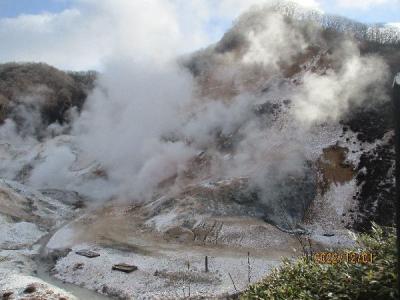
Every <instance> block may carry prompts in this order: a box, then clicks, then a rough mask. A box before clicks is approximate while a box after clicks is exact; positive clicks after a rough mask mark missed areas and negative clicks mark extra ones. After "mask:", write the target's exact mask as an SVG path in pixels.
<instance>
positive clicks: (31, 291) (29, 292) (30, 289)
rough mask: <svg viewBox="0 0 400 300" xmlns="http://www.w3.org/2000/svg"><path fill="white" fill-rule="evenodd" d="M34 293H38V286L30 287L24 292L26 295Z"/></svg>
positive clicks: (32, 285)
mask: <svg viewBox="0 0 400 300" xmlns="http://www.w3.org/2000/svg"><path fill="white" fill-rule="evenodd" d="M34 292H36V286H35V285H34V284H30V285H28V286H27V287H26V288H25V290H24V294H32V293H34Z"/></svg>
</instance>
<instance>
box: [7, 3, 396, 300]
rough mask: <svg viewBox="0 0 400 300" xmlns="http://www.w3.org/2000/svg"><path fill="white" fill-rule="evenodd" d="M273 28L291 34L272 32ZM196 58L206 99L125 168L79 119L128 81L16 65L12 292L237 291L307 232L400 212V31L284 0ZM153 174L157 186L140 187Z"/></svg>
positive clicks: (145, 294)
mask: <svg viewBox="0 0 400 300" xmlns="http://www.w3.org/2000/svg"><path fill="white" fill-rule="evenodd" d="M271 20H272V21H273V23H272V21H271ZM270 21H271V22H270ZM314 21H315V20H314ZM274 24H275V25H276V24H280V27H279V28H280V29H279V30H278V28H276V27H274V26H275V25H274ZM313 24H314V23H313ZM351 24H353V23H351ZM353 25H354V24H353ZM282 28H283V29H282ZM271 30H273V31H271ZM287 34H290V35H291V36H290V37H291V38H292V40H293V43H296V44H290V42H289V44H288V42H287V41H286V37H287ZM271 35H272V36H274V37H275V38H277V37H281V36H282V35H283V36H285V39H284V40H285V42H279V40H281V39H278V42H276V44H274V45H270V44H268V43H267V46H265V45H264V44H263V42H262V41H263V39H265V38H270V36H271ZM300 41H301V47H296V45H297V46H299V44H298V43H299V42H300ZM263 45H264V46H263ZM271 47H272V48H271ZM285 49H286V50H287V49H297V50H296V51H286V50H285ZM260 51H261V52H260ZM285 51H286V52H285ZM260 53H267V54H270V56H267V58H264V56H262V55H261V54H260ZM260 57H263V60H260ZM179 65H180V68H182V69H185V70H186V71H187V72H188V73H190V76H191V78H192V79H193V82H194V88H193V95H194V96H193V100H192V102H190V105H188V107H185V108H184V109H183V111H184V112H185V114H184V115H185V116H184V118H183V122H182V124H180V128H179V129H176V130H174V131H172V132H171V131H167V132H162V135H161V136H160V137H159V140H160V141H162V143H164V144H163V145H167V146H166V147H171V148H162V149H163V151H161V150H160V153H157V155H155V156H154V157H152V159H151V160H150V163H149V164H148V165H146V166H145V167H146V168H145V167H144V168H143V169H144V171H147V172H144V171H143V170H142V169H140V172H138V173H139V175H140V176H137V175H136V174H131V173H129V174H125V173H122V177H123V179H122V180H120V178H121V176H120V173H118V172H117V171H118V170H117V171H115V168H114V166H113V165H110V164H108V161H107V160H104V161H102V160H101V158H102V157H103V156H102V154H103V153H102V152H104V151H103V150H102V149H98V148H96V147H95V146H93V145H92V148H91V149H92V150H93V153H95V154H96V155H97V156H96V155H94V154H93V153H91V152H88V151H87V149H88V148H87V147H86V148H85V147H82V137H85V136H82V135H80V134H81V132H80V129H81V127H79V126H77V125H76V124H78V125H79V124H80V123H79V122H80V120H81V119H80V118H83V119H84V120H85V118H87V117H88V115H89V113H88V112H90V110H91V109H92V110H93V105H94V104H93V99H96V96H99V95H103V94H105V95H112V92H108V91H105V88H104V86H102V84H104V83H103V82H102V80H103V79H102V76H101V74H97V73H94V72H88V73H67V72H63V71H60V70H57V69H55V68H53V67H50V66H47V65H44V64H4V65H0V109H1V110H0V122H1V125H0V161H1V164H0V177H1V178H2V179H1V181H0V222H1V226H0V231H1V234H0V273H1V275H0V278H1V279H0V295H2V297H3V299H77V298H79V299H106V298H116V299H148V298H156V297H158V298H162V299H164V298H165V299H178V298H185V297H191V296H199V297H206V298H210V297H221V298H223V297H227V296H228V295H232V294H235V293H237V292H238V291H240V290H243V289H244V288H245V287H246V286H247V285H248V284H249V282H255V281H257V280H259V279H260V278H262V276H263V275H265V274H266V273H268V271H269V270H270V269H271V268H273V267H274V266H277V265H278V264H279V263H280V261H281V257H289V258H290V257H296V256H297V255H301V254H302V250H303V249H302V248H303V247H304V243H305V242H307V243H310V244H311V245H312V247H313V249H315V250H316V249H322V248H324V249H325V248H336V247H346V246H349V245H351V244H352V243H353V240H352V238H351V232H352V231H365V230H368V229H369V228H370V225H371V222H372V221H374V222H377V223H379V224H382V225H390V224H392V222H393V218H394V208H393V199H394V176H393V168H394V149H393V147H394V146H393V135H394V133H393V120H392V117H391V112H392V111H391V103H390V97H389V95H390V83H391V79H390V78H391V77H392V76H393V75H394V74H395V73H396V72H399V71H400V51H399V43H398V41H396V40H393V41H392V40H390V41H389V42H382V41H379V42H377V41H373V40H371V39H366V38H364V39H362V38H360V36H359V34H355V33H354V32H353V34H349V32H348V31H346V32H343V31H340V30H338V29H337V28H330V27H327V26H325V25H323V24H322V25H321V24H319V23H318V25H316V24H314V25H310V23H309V22H305V21H303V20H299V19H298V18H296V16H291V15H288V13H282V11H280V13H279V14H277V11H276V10H272V11H271V9H270V8H269V9H268V10H261V11H253V12H248V13H246V14H244V15H243V16H241V17H240V18H239V19H238V20H237V22H236V23H235V24H234V26H233V28H232V29H231V30H229V31H228V32H227V33H226V34H225V35H224V37H223V38H222V39H221V41H219V42H218V43H216V44H214V45H211V46H210V47H208V48H206V49H202V50H199V51H198V52H196V53H194V54H191V55H188V56H185V57H181V58H180V59H179ZM361 75H362V76H361ZM369 78H371V79H369ZM160 85H161V83H160ZM88 97H89V98H88ZM91 97H92V98H91ZM310 99H312V101H311V104H312V105H311V106H310V102H309V101H308V100H310ZM332 100H335V101H336V100H337V103H340V106H339V105H337V104H335V103H336V102H332ZM91 101H92V102H91ZM118 104H119V103H117V104H116V105H115V107H113V109H114V108H115V109H116V110H117V109H119V107H118ZM310 107H311V108H310ZM107 113H109V111H107ZM111 113H113V112H111ZM121 115H122V113H121ZM121 118H122V117H121ZM177 118H178V117H177ZM77 120H78V121H77ZM113 122H114V123H116V124H118V120H113ZM97 129H98V128H97ZM100 129H101V128H100ZM100 129H99V131H100ZM199 132H200V133H199ZM113 134H116V135H118V134H120V133H119V132H117V131H116V132H114V133H113ZM111 138H112V137H111V135H110V141H108V140H107V141H106V142H105V143H107V144H108V143H111V144H112V140H111ZM111 146H113V145H111ZM115 147H116V148H117V149H118V145H117V144H116V145H115ZM174 147H175V148H174ZM187 148H190V151H185V152H184V151H183V150H182V149H185V150H186V149H187ZM171 149H172V150H171ZM146 150H148V149H146ZM170 150H171V151H175V152H176V153H178V154H177V155H169V152H168V151H170ZM148 151H149V152H151V151H150V150H148ZM180 151H181V152H180ZM127 153H128V154H129V155H127V157H126V164H128V160H129V159H128V157H129V156H135V155H136V153H131V152H130V151H128V152H127ZM112 155H113V153H110V154H109V156H112ZM137 155H139V154H137ZM99 158H100V159H99ZM118 162H119V161H118ZM123 164H124V161H123V162H122V163H120V164H119V165H117V169H123V170H125V169H124V165H123ZM136 164H137V163H135V164H134V166H136ZM129 166H130V165H129ZM142 171H143V172H142ZM142 173H143V174H146V176H148V177H145V179H146V180H145V181H143V182H145V183H147V182H152V183H153V184H152V185H150V184H149V186H148V187H147V186H146V187H143V186H142V185H140V188H141V189H142V188H143V190H141V192H136V190H135V191H133V192H132V191H131V189H129V188H130V186H133V187H135V188H136V189H139V187H137V186H136V181H137V182H142V181H140V180H141V179H143V178H144V175H143V174H142ZM148 174H150V175H148ZM120 181H121V182H122V184H120ZM126 185H128V188H126ZM122 187H123V188H124V192H121V189H122ZM126 191H128V192H126ZM206 260H207V262H206ZM118 264H127V265H132V266H135V267H137V269H136V270H133V271H132V272H130V273H125V272H121V270H119V269H118V266H117V265H118ZM206 265H207V267H206ZM116 266H117V269H115V268H116ZM125 267H126V266H125ZM206 268H207V270H206Z"/></svg>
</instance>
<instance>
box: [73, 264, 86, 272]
mask: <svg viewBox="0 0 400 300" xmlns="http://www.w3.org/2000/svg"><path fill="white" fill-rule="evenodd" d="M84 265H85V264H84V263H76V264H75V265H74V266H73V267H72V270H74V271H76V270H82V269H83V266H84Z"/></svg>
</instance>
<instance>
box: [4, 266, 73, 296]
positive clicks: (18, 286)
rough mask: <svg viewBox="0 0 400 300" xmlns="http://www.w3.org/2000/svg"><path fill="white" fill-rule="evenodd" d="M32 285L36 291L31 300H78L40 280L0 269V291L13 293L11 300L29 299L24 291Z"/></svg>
mask: <svg viewBox="0 0 400 300" xmlns="http://www.w3.org/2000/svg"><path fill="white" fill-rule="evenodd" d="M31 285H33V286H34V287H35V288H36V290H35V291H34V292H33V293H31V294H29V299H47V300H59V299H61V298H65V299H68V300H78V299H77V298H76V297H74V296H73V295H71V294H70V293H67V292H66V291H64V290H62V289H60V288H57V287H55V286H53V285H50V284H48V283H46V282H44V281H43V280H41V279H39V278H36V277H33V276H28V275H23V274H20V273H16V272H12V271H10V270H8V269H1V268H0V290H2V291H7V292H13V297H12V298H11V299H28V297H27V294H24V290H25V289H26V288H27V287H28V286H31ZM14 297H15V298H14Z"/></svg>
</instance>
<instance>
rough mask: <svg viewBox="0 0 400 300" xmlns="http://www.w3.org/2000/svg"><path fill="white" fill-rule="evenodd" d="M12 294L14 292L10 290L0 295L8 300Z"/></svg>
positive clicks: (4, 299)
mask: <svg viewBox="0 0 400 300" xmlns="http://www.w3.org/2000/svg"><path fill="white" fill-rule="evenodd" d="M13 294H14V292H12V291H6V292H4V293H3V295H2V296H1V297H2V298H1V299H3V300H8V299H10V298H11V296H12V295H13Z"/></svg>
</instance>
